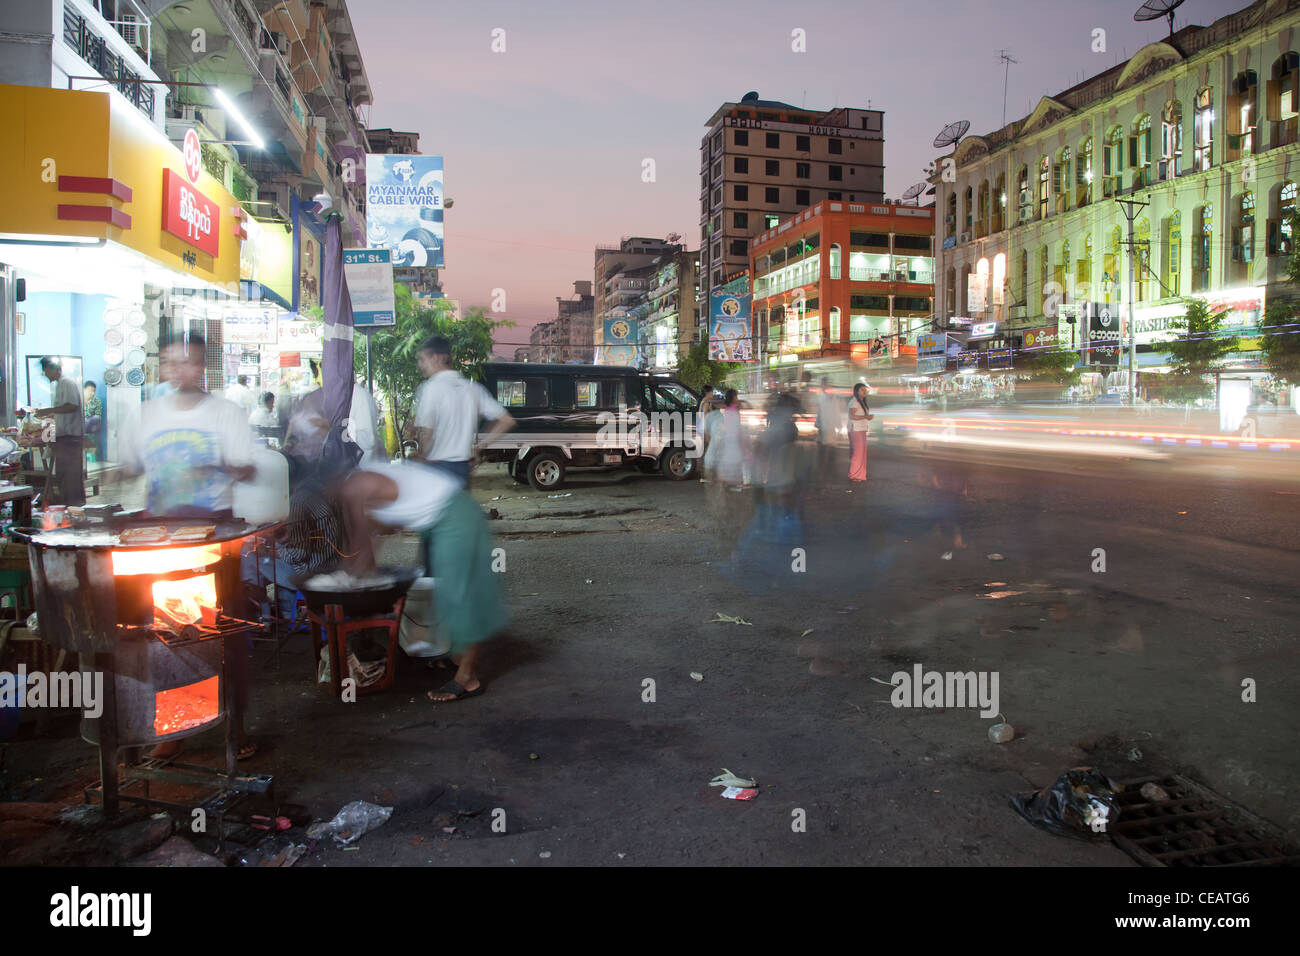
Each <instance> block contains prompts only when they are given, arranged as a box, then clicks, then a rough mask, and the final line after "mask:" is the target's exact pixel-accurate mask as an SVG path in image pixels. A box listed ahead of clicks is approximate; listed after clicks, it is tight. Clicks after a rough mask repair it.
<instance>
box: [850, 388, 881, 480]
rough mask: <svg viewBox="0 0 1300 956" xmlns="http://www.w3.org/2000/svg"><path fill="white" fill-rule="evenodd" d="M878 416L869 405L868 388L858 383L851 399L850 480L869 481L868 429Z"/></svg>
mask: <svg viewBox="0 0 1300 956" xmlns="http://www.w3.org/2000/svg"><path fill="white" fill-rule="evenodd" d="M875 417H876V416H874V415H872V414H871V408H870V406H868V404H867V386H866V385H865V384H864V383H862V382H858V384H856V385H854V386H853V397H852V398H850V399H849V448H850V453H849V480H850V481H866V480H867V429H868V428H869V427H870V425H869V424H868V423H869V422H870V421H871V420H872V419H873V418H875Z"/></svg>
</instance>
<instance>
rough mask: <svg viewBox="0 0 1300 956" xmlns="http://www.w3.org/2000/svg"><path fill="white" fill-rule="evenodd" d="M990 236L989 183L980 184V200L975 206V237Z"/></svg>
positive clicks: (985, 181) (986, 181)
mask: <svg viewBox="0 0 1300 956" xmlns="http://www.w3.org/2000/svg"><path fill="white" fill-rule="evenodd" d="M988 234H989V181H988V180H987V179H986V180H984V181H983V182H982V183H980V191H979V199H978V202H977V203H976V206H975V235H976V236H977V237H978V236H987V235H988Z"/></svg>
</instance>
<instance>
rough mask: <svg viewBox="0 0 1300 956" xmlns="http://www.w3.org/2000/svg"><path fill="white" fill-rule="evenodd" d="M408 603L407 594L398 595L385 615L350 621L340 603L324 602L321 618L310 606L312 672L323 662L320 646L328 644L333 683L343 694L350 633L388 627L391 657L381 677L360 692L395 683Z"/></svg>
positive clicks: (339, 693)
mask: <svg viewBox="0 0 1300 956" xmlns="http://www.w3.org/2000/svg"><path fill="white" fill-rule="evenodd" d="M405 606H406V596H405V595H403V596H402V597H400V598H398V599H397V603H396V604H395V605H393V610H392V611H390V612H389V613H388V614H387V615H385V616H383V617H370V618H365V619H363V620H357V621H349V620H348V619H347V618H346V617H344V616H343V608H342V607H340V606H339V605H337V604H327V605H325V616H324V617H323V618H322V617H321V616H320V615H318V614H316V612H314V611H312V610H311V609H310V608H308V609H307V619H308V620H309V621H311V647H312V676H313V677H314V676H315V675H316V668H317V667H319V666H320V652H321V648H322V647H325V646H327V645H328V647H329V649H330V683H331V685H332V686H333V689H334V696H335V697H342V696H343V674H344V673H345V671H344V662H345V661H346V660H347V654H348V635H350V634H356V633H358V632H361V631H387V633H388V658H387V661H386V663H385V665H384V677H383V679H382V680H380V681H378V682H376V683H374V684H370V685H369V686H367V687H358V688H357V693H358V694H371V693H375V692H376V691H381V690H387V689H388V688H390V687H392V686H393V679H394V677H395V676H396V673H397V637H398V632H399V630H400V628H401V623H402V610H403V608H405Z"/></svg>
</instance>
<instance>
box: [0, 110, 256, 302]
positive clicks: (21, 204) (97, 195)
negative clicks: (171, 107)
mask: <svg viewBox="0 0 1300 956" xmlns="http://www.w3.org/2000/svg"><path fill="white" fill-rule="evenodd" d="M0 116H3V117H4V118H5V120H6V121H7V122H8V123H9V131H8V133H7V134H6V135H5V136H4V137H0V182H4V183H5V187H6V188H5V201H4V202H3V203H0V237H4V236H16V237H31V238H38V237H39V238H73V237H84V238H91V239H107V240H110V241H112V242H115V243H120V244H121V245H123V246H126V247H127V248H130V249H133V250H135V251H136V252H139V253H141V254H143V255H145V256H148V257H149V258H150V259H152V260H154V261H155V262H157V263H159V264H160V265H163V266H165V267H167V268H169V269H173V270H175V271H176V272H182V273H187V274H190V275H193V276H195V277H197V278H200V279H203V280H205V281H208V282H213V283H217V284H220V285H222V286H223V287H225V288H228V289H236V288H237V284H238V280H239V245H240V231H241V221H242V220H243V218H244V215H243V212H242V210H240V207H239V203H238V201H237V200H236V199H235V197H234V196H232V195H231V194H230V193H229V192H227V191H226V190H225V188H224V187H223V186H222V185H221V184H220V183H219V182H218V181H217V180H216V179H215V178H214V177H213V176H212V175H211V174H209V173H208V172H207V171H206V170H203V169H202V168H201V164H200V163H198V162H197V160H195V161H193V162H192V163H191V166H190V169H191V172H197V175H196V176H193V177H188V176H187V175H186V162H185V157H184V155H183V154H182V152H181V151H180V150H179V149H177V148H176V146H174V145H173V144H172V143H171V142H170V141H169V140H168V139H167V138H166V137H165V136H164V135H163V134H162V133H160V132H159V131H158V130H157V129H155V128H154V127H153V126H152V125H151V124H150V123H149V121H148V120H147V119H146V118H145V117H144V116H143V115H142V114H140V113H139V111H138V110H136V108H135V107H133V106H131V105H130V104H129V103H127V102H125V101H124V100H123V99H122V98H120V97H115V96H112V95H110V94H109V93H92V92H84V91H79V90H53V89H46V88H45V87H37V86H10V85H3V84H0ZM164 171H170V172H171V173H172V174H173V176H174V177H180V179H181V181H182V182H187V183H190V184H191V185H192V187H193V191H194V192H196V193H197V194H199V195H200V196H202V197H207V198H208V199H210V200H211V203H212V205H213V206H214V207H215V209H212V210H205V211H204V213H203V214H204V215H205V216H210V217H211V218H212V219H215V225H213V227H212V228H213V229H214V230H215V232H216V241H217V252H216V254H215V255H211V254H209V253H207V252H205V251H203V250H202V249H201V248H199V247H198V246H197V245H196V244H195V243H194V242H187V241H186V240H185V239H184V238H183V237H182V236H178V235H175V234H173V233H169V232H165V231H164V230H163V220H164V208H165V206H166V205H167V202H168V194H167V191H166V189H165V182H164ZM172 213H173V218H174V217H175V216H176V215H177V214H178V213H179V215H181V216H182V217H184V216H187V215H192V212H191V211H190V210H186V209H181V210H175V209H173V210H172ZM213 213H215V216H213V215H212V214H213Z"/></svg>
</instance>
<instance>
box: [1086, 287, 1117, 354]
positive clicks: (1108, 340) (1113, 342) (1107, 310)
mask: <svg viewBox="0 0 1300 956" xmlns="http://www.w3.org/2000/svg"><path fill="white" fill-rule="evenodd" d="M1084 308H1085V310H1086V312H1087V315H1088V349H1089V351H1090V352H1091V353H1092V362H1093V364H1094V365H1118V364H1119V321H1120V319H1119V309H1120V307H1119V305H1117V304H1116V303H1112V302H1087V303H1084Z"/></svg>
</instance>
